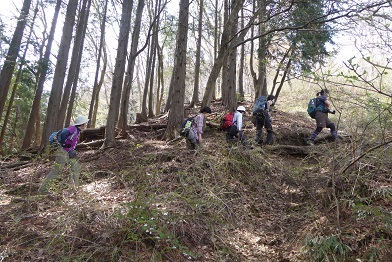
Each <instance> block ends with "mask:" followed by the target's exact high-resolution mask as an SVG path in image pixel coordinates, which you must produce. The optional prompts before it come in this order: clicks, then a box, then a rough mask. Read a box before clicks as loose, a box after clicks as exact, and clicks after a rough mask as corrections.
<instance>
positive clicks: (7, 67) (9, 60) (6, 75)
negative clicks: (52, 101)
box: [0, 0, 31, 117]
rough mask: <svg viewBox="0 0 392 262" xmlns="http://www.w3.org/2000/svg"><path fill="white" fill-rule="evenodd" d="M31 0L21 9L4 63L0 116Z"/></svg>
mask: <svg viewBox="0 0 392 262" xmlns="http://www.w3.org/2000/svg"><path fill="white" fill-rule="evenodd" d="M30 5H31V0H24V1H23V6H22V10H21V11H20V14H19V18H18V22H17V24H16V28H15V31H14V34H13V36H12V40H11V43H10V46H9V49H8V53H7V56H6V59H5V61H4V65H3V67H2V69H1V73H0V117H1V116H2V114H3V110H4V106H5V102H6V101H7V96H8V91H9V89H10V85H11V80H12V76H13V74H14V69H15V65H16V59H17V57H18V53H19V50H20V45H21V42H22V37H23V32H24V29H25V27H26V23H27V17H28V16H29V11H30Z"/></svg>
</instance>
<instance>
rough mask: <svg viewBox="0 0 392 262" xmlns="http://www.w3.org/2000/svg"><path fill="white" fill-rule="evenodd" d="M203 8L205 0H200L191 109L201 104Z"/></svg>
mask: <svg viewBox="0 0 392 262" xmlns="http://www.w3.org/2000/svg"><path fill="white" fill-rule="evenodd" d="M203 8H204V0H200V3H199V23H198V27H197V34H198V39H197V46H196V62H195V82H194V86H193V95H192V100H191V103H190V105H189V107H194V106H195V104H196V103H199V82H200V81H199V78H200V53H201V38H202V28H203Z"/></svg>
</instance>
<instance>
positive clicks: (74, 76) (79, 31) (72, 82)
mask: <svg viewBox="0 0 392 262" xmlns="http://www.w3.org/2000/svg"><path fill="white" fill-rule="evenodd" d="M90 5H91V0H83V3H82V7H81V9H80V13H79V19H78V20H79V21H78V23H77V27H76V35H75V40H74V44H73V50H72V55H71V63H70V65H69V70H68V74H67V82H66V83H65V87H64V92H63V96H62V98H61V104H60V111H59V114H58V123H57V126H58V127H59V128H61V127H63V126H68V125H69V122H70V118H71V116H70V115H69V114H68V115H67V118H66V111H67V107H68V103H69V104H70V105H71V104H73V102H72V99H71V100H70V99H69V97H70V93H71V89H72V87H73V88H74V89H75V88H76V84H77V82H78V72H79V69H80V62H81V57H82V53H83V43H84V38H85V36H86V28H87V21H88V16H89V9H90ZM68 108H69V107H68ZM68 111H70V110H69V109H68ZM71 111H72V110H71ZM68 113H69V112H68ZM64 119H66V121H65V123H64Z"/></svg>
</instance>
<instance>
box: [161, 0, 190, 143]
mask: <svg viewBox="0 0 392 262" xmlns="http://www.w3.org/2000/svg"><path fill="white" fill-rule="evenodd" d="M188 20H189V0H180V11H179V19H178V31H177V40H176V51H175V54H176V56H175V62H174V67H173V75H172V78H171V82H170V89H171V90H172V93H171V96H172V99H171V105H170V111H169V117H168V123H167V128H166V132H165V134H164V138H165V139H173V138H175V137H176V136H177V135H178V125H179V124H180V123H181V121H182V119H183V116H184V99H185V77H186V51H187V43H188Z"/></svg>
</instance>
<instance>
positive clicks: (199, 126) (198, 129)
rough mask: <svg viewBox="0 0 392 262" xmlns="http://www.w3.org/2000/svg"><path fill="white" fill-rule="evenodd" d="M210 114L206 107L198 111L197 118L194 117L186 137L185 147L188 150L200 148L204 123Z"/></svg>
mask: <svg viewBox="0 0 392 262" xmlns="http://www.w3.org/2000/svg"><path fill="white" fill-rule="evenodd" d="M211 112H212V111H211V108H209V107H208V106H206V107H203V108H202V109H201V110H200V111H199V114H198V115H197V116H195V118H194V120H193V122H192V124H191V127H190V129H189V132H188V135H187V137H186V145H187V148H188V149H197V148H199V147H202V145H203V131H204V128H205V122H206V119H207V117H208V115H209V114H211Z"/></svg>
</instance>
